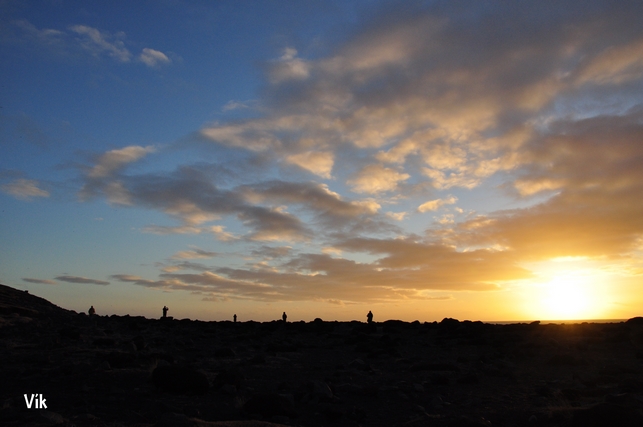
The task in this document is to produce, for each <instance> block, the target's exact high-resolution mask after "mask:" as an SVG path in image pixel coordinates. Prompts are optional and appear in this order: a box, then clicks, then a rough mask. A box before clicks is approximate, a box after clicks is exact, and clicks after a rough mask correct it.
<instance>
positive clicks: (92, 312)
mask: <svg viewBox="0 0 643 427" xmlns="http://www.w3.org/2000/svg"><path fill="white" fill-rule="evenodd" d="M87 313H89V315H90V316H93V315H94V314H96V310H94V306H93V305H92V306H91V307H89V310H87Z"/></svg>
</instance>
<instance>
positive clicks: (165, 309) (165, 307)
mask: <svg viewBox="0 0 643 427" xmlns="http://www.w3.org/2000/svg"><path fill="white" fill-rule="evenodd" d="M168 310H169V308H167V306H163V317H167V311H168Z"/></svg>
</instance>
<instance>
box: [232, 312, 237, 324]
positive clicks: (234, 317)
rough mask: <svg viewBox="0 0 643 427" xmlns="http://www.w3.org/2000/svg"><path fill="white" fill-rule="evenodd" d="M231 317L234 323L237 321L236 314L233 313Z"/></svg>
mask: <svg viewBox="0 0 643 427" xmlns="http://www.w3.org/2000/svg"><path fill="white" fill-rule="evenodd" d="M232 318H233V319H234V323H237V315H236V314H235V315H234V316H232Z"/></svg>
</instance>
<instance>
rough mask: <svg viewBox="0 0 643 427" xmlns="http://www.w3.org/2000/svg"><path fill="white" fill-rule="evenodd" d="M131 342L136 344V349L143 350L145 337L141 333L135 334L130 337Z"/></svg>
mask: <svg viewBox="0 0 643 427" xmlns="http://www.w3.org/2000/svg"><path fill="white" fill-rule="evenodd" d="M132 342H133V343H134V345H135V346H136V350H138V351H141V350H145V338H144V337H143V336H142V335H137V336H135V337H134V338H132Z"/></svg>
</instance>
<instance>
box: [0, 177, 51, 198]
mask: <svg viewBox="0 0 643 427" xmlns="http://www.w3.org/2000/svg"><path fill="white" fill-rule="evenodd" d="M38 186H39V183H38V181H36V180H33V179H17V180H15V181H13V182H10V183H9V184H4V185H2V186H1V187H0V189H2V191H3V192H5V193H7V194H10V195H12V196H14V197H15V198H17V199H20V200H31V199H32V198H34V197H49V192H48V191H46V190H43V189H41V188H39V187H38Z"/></svg>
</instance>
